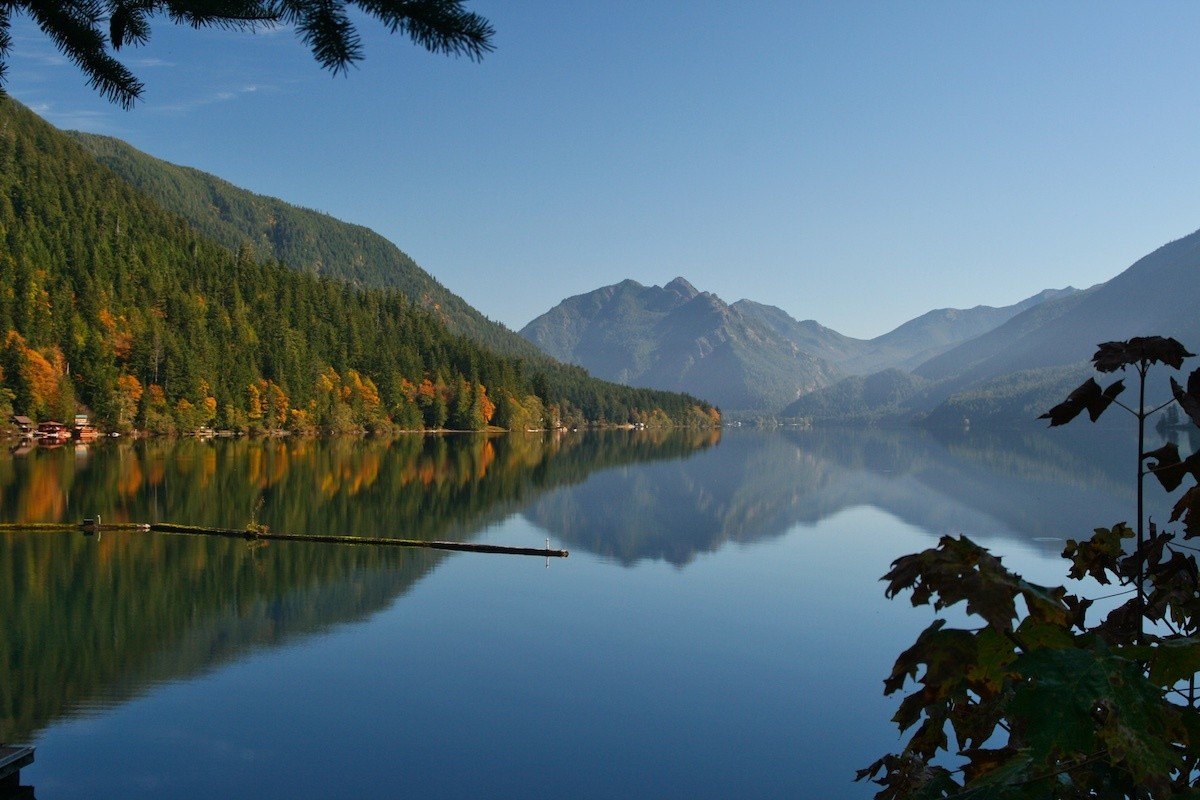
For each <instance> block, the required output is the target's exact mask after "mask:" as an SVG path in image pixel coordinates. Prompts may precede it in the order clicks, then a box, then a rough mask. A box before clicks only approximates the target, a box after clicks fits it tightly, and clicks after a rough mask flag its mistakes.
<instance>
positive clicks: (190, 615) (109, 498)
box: [0, 432, 715, 741]
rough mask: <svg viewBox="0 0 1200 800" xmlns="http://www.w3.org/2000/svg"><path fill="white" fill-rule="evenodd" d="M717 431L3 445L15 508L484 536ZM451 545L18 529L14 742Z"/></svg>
mask: <svg viewBox="0 0 1200 800" xmlns="http://www.w3.org/2000/svg"><path fill="white" fill-rule="evenodd" d="M714 441H715V439H714V438H713V436H712V433H711V432H705V433H681V434H667V433H664V432H613V433H611V434H608V433H605V434H599V435H590V436H586V437H580V436H546V437H542V436H503V437H498V438H489V437H484V436H456V437H406V438H402V439H397V440H395V441H390V442H389V441H352V440H342V441H332V442H317V441H305V440H295V441H279V440H270V441H261V440H260V441H236V442H224V441H223V442H197V441H183V442H158V441H151V442H137V443H120V444H107V445H104V446H99V447H94V448H90V449H88V450H84V451H80V452H79V453H76V452H75V451H74V449H72V448H57V449H44V448H36V449H34V450H32V451H30V452H26V453H23V454H19V455H15V456H10V457H7V458H0V512H2V513H0V519H2V520H3V521H6V522H13V521H16V522H31V521H41V522H59V521H78V520H80V519H82V518H84V517H94V516H96V515H97V514H99V515H101V516H102V517H103V519H104V520H105V521H106V522H124V521H135V522H149V521H158V520H170V521H179V522H189V523H194V524H198V525H206V526H226V527H240V526H244V525H246V524H248V523H254V524H266V525H268V526H270V527H271V528H272V529H274V530H280V531H288V532H309V533H346V534H349V533H354V534H361V535H376V536H387V535H396V536H405V537H409V538H425V539H456V538H457V539H470V538H472V537H474V536H476V535H477V534H478V533H479V531H480V530H482V529H483V528H484V527H486V526H487V525H488V524H489V523H490V522H492V521H494V520H497V519H500V518H502V517H503V516H507V515H510V514H512V513H513V512H515V511H516V510H518V509H519V508H521V507H522V506H523V505H525V504H526V503H528V502H529V501H530V499H531V498H533V497H534V496H536V495H537V494H538V493H539V492H542V491H545V490H546V489H547V488H550V487H553V486H558V485H562V484H564V483H570V482H575V481H580V480H583V479H584V478H586V476H587V475H588V474H589V473H590V472H592V471H594V470H596V469H599V468H602V467H604V466H609V465H619V464H623V463H628V462H630V461H634V460H639V459H640V460H653V459H661V458H677V457H680V456H683V455H686V454H688V453H690V452H693V451H694V450H696V449H697V448H702V447H706V446H708V445H710V444H712V443H713V442H714ZM445 557H446V556H445V554H444V553H438V552H432V551H423V550H398V549H392V548H388V549H386V550H385V549H372V548H351V547H330V546H327V545H316V544H301V543H288V544H280V543H276V544H272V545H268V544H267V543H264V542H256V543H253V544H249V543H246V542H242V541H236V540H219V539H218V540H212V539H195V538H190V537H171V536H162V535H153V534H135V533H107V534H104V535H102V536H99V537H84V536H82V535H75V534H61V533H53V534H48V533H25V534H8V535H5V537H4V538H3V539H0V618H3V619H4V620H5V630H4V634H3V636H0V741H19V740H25V739H28V738H30V737H31V736H32V735H33V733H34V732H36V731H37V730H39V729H40V728H42V727H44V726H45V725H46V724H48V723H49V722H50V721H52V720H54V719H57V718H60V717H62V716H64V715H66V714H69V713H70V712H71V711H72V710H75V709H79V708H93V707H96V706H97V705H104V704H106V703H115V702H120V701H122V700H124V699H126V698H128V697H129V696H131V695H132V694H135V693H137V692H139V691H140V690H142V689H143V688H145V687H147V686H150V685H154V684H156V683H159V682H162V681H166V680H172V679H175V678H178V677H179V676H187V675H193V674H195V673H197V672H200V671H203V670H205V669H209V668H211V667H212V666H214V665H216V664H219V663H222V662H224V661H226V660H227V659H229V658H232V657H235V656H237V655H239V654H241V653H244V652H246V651H248V650H249V649H252V648H255V647H263V646H267V647H270V646H275V645H278V644H280V643H282V642H284V641H286V640H287V639H288V638H290V637H294V636H297V635H304V634H310V633H313V632H315V631H319V630H323V629H325V628H328V627H329V626H331V625H335V624H340V623H344V622H346V621H350V620H354V619H359V618H361V617H363V616H365V615H367V614H369V613H371V612H373V611H376V610H378V609H380V608H382V607H384V606H385V605H387V604H388V603H389V602H391V601H392V600H393V599H394V598H395V597H396V596H398V595H400V594H403V593H404V592H406V591H407V590H408V589H409V588H410V587H411V586H412V585H413V584H415V583H416V582H417V581H419V580H420V579H421V577H422V576H424V575H425V574H427V573H428V572H429V571H430V570H431V569H432V568H433V567H434V566H436V564H438V563H439V561H440V560H441V559H442V558H445Z"/></svg>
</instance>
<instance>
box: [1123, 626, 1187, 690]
mask: <svg viewBox="0 0 1200 800" xmlns="http://www.w3.org/2000/svg"><path fill="white" fill-rule="evenodd" d="M1121 652H1122V653H1128V654H1129V655H1130V656H1131V657H1133V658H1138V659H1142V660H1144V661H1147V662H1149V664H1150V680H1151V681H1152V682H1153V683H1155V684H1157V685H1159V686H1163V687H1170V686H1174V685H1175V684H1176V683H1178V682H1179V681H1182V680H1186V679H1187V678H1190V677H1192V676H1193V675H1195V674H1196V673H1198V672H1200V637H1194V636H1191V637H1185V638H1180V639H1168V640H1165V641H1162V642H1159V643H1158V644H1156V645H1155V646H1153V647H1151V646H1149V645H1145V646H1142V647H1127V648H1124V649H1123V650H1122V651H1121Z"/></svg>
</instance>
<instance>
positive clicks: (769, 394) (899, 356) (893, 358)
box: [521, 278, 1077, 413]
mask: <svg viewBox="0 0 1200 800" xmlns="http://www.w3.org/2000/svg"><path fill="white" fill-rule="evenodd" d="M1076 292H1077V290H1076V289H1073V288H1070V287H1068V288H1066V289H1061V290H1054V289H1047V290H1046V291H1044V292H1040V293H1039V294H1036V295H1034V296H1033V297H1030V298H1027V299H1026V300H1023V301H1021V302H1020V303H1016V304H1014V305H1011V306H1005V307H1002V308H993V307H991V306H976V307H974V308H969V309H957V308H943V309H937V310H934V311H930V312H928V313H927V314H923V315H922V316H920V317H917V318H916V319H913V320H909V321H908V322H906V323H904V324H903V325H901V326H900V327H898V328H896V329H895V330H892V331H889V332H888V333H885V334H883V335H881V336H877V337H875V338H874V339H855V338H853V337H850V336H845V335H843V334H841V333H838V332H837V331H835V330H832V329H830V328H826V327H825V326H823V325H821V324H820V323H818V322H816V321H814V320H803V321H798V320H796V319H793V318H792V317H791V316H790V315H789V314H788V313H787V312H786V311H784V310H783V309H781V308H776V307H775V306H769V305H764V304H762V303H756V302H754V301H752V300H738V301H737V302H736V303H732V304H728V305H726V304H725V302H724V301H723V300H721V299H720V298H719V297H717V296H716V295H714V294H711V293H708V292H699V291H697V290H696V289H695V287H693V286H692V285H691V284H690V283H688V282H687V281H686V280H684V279H683V278H676V279H675V280H673V281H671V282H670V283H669V284H667V285H666V286H665V287H658V286H649V287H647V286H643V285H642V284H640V283H638V282H637V281H632V280H627V281H623V282H621V283H619V284H615V285H613V286H605V287H603V288H601V289H597V290H595V291H593V292H589V293H587V294H582V295H578V296H576V297H571V298H568V299H566V300H564V301H563V302H562V303H559V304H558V305H557V306H555V307H554V308H553V309H551V310H550V311H548V312H547V313H545V314H543V315H542V316H540V317H538V318H537V319H535V320H534V321H533V322H530V323H529V324H528V325H526V326H525V327H524V328H523V329H522V330H521V335H522V336H524V337H526V338H527V339H529V340H530V341H532V342H534V343H535V344H537V345H538V347H540V348H541V349H542V350H543V351H544V352H546V353H549V354H550V355H552V356H554V357H555V358H557V359H559V360H561V361H569V362H572V363H575V364H580V365H582V366H584V367H585V368H587V369H588V371H590V372H592V373H593V374H595V375H599V376H601V377H604V378H607V379H609V380H614V381H619V382H621V383H629V384H632V385H638V386H654V387H658V388H663V389H677V390H682V391H688V392H691V393H693V394H697V395H699V396H701V397H705V398H707V399H710V400H712V401H713V402H715V403H717V404H719V405H720V406H722V407H723V408H725V409H727V410H739V411H746V410H750V411H770V412H774V411H777V410H779V409H780V408H783V407H784V406H786V405H787V404H789V403H792V402H794V401H797V398H798V397H799V398H801V400H800V401H798V402H800V403H801V404H802V405H803V397H804V396H806V395H808V394H809V393H810V392H814V391H818V390H820V389H822V388H823V387H825V386H828V385H830V384H831V383H834V382H836V381H837V380H839V379H841V378H842V377H845V376H846V375H849V376H864V375H869V374H872V373H874V372H879V371H884V370H900V371H909V370H911V369H912V368H913V367H914V366H917V365H918V364H920V363H922V362H923V361H925V360H927V359H929V358H931V357H933V356H935V355H937V354H940V353H943V352H945V351H946V350H949V349H951V348H953V347H954V346H955V345H957V344H959V343H962V342H964V341H967V340H969V339H971V338H972V337H975V336H978V335H980V334H981V333H984V332H986V331H989V330H991V329H992V328H995V327H996V326H997V325H1000V324H1002V323H1004V322H1006V321H1007V320H1009V319H1011V318H1012V317H1014V316H1016V315H1018V314H1020V313H1021V312H1023V311H1025V310H1026V309H1030V308H1034V307H1037V306H1039V305H1041V304H1042V303H1044V302H1046V301H1048V300H1053V299H1055V298H1060V297H1069V296H1071V295H1073V294H1075V293H1076ZM888 380H889V379H886V378H885V379H883V380H881V381H874V382H872V383H871V384H870V385H868V384H864V383H863V382H862V381H852V382H850V383H849V384H847V386H845V387H843V388H842V390H839V392H837V393H835V394H830V395H828V396H827V397H825V398H823V399H820V400H819V401H818V405H821V406H824V405H829V406H830V407H831V408H833V407H837V403H836V402H835V401H834V400H833V397H834V396H835V395H836V396H837V397H841V398H843V399H845V398H850V397H853V398H855V400H854V402H853V403H851V406H850V407H844V406H843V407H842V411H843V412H845V411H847V410H848V408H863V409H865V408H868V407H872V408H873V406H871V403H869V402H868V401H867V399H866V398H865V397H863V396H860V395H859V394H858V393H860V392H861V391H862V390H864V389H866V390H867V391H868V392H870V391H872V390H871V389H870V388H869V386H875V385H876V384H882V383H887V382H888ZM899 383H903V384H905V386H906V389H905V392H904V393H905V395H906V396H909V395H911V393H912V392H913V391H915V386H916V384H923V383H924V382H923V381H920V380H908V379H904V380H901V381H899ZM872 413H874V412H872Z"/></svg>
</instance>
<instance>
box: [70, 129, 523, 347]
mask: <svg viewBox="0 0 1200 800" xmlns="http://www.w3.org/2000/svg"><path fill="white" fill-rule="evenodd" d="M68 134H69V135H70V136H72V137H73V138H74V139H75V140H76V141H77V142H79V143H80V144H81V145H83V147H85V148H86V149H87V150H88V151H90V152H91V153H92V155H94V156H95V157H96V159H97V160H98V161H100V163H102V164H104V165H105V166H107V167H108V168H109V169H111V170H112V171H113V172H115V173H116V174H117V175H119V176H120V177H121V178H123V179H124V180H125V181H127V182H129V183H130V184H131V185H132V186H133V187H134V188H135V189H138V190H139V191H141V192H142V193H144V194H147V195H149V196H150V197H151V198H152V199H154V200H155V201H157V202H158V204H159V205H160V206H162V207H163V208H165V209H167V210H168V211H171V212H174V213H176V214H178V215H180V216H181V217H183V218H184V219H186V220H187V221H188V222H190V223H191V225H192V227H194V228H195V229H196V230H197V231H199V232H200V234H202V235H203V236H205V237H207V238H209V239H212V240H213V241H215V242H218V243H220V244H223V245H224V246H225V247H227V248H229V249H230V250H232V251H234V252H237V250H238V249H239V248H241V247H243V246H247V245H248V246H249V247H250V248H251V249H252V251H253V254H254V257H255V258H256V259H258V260H263V259H273V260H275V261H279V262H281V263H283V264H285V265H287V266H289V267H293V268H295V269H298V270H302V271H306V272H312V273H314V274H316V275H321V276H324V277H327V278H334V279H337V280H343V281H348V282H350V283H352V284H354V285H355V286H359V287H364V288H377V289H399V290H400V291H401V292H403V293H404V294H405V296H407V297H408V299H409V300H411V301H412V302H413V303H414V304H416V305H417V306H419V307H420V308H423V309H425V310H427V311H429V312H430V313H432V314H433V315H434V316H436V317H438V318H439V319H440V320H442V321H443V322H445V323H446V326H447V327H448V328H450V329H451V330H452V331H454V332H456V333H464V334H466V335H468V336H470V337H471V338H473V339H475V340H477V341H479V342H481V343H483V344H485V345H487V346H488V347H490V348H491V349H493V350H498V351H500V352H504V353H509V354H515V355H526V356H532V355H534V354H535V353H537V350H536V348H533V347H530V346H529V344H528V342H526V341H525V340H524V339H522V338H521V337H520V336H518V335H517V334H515V333H513V332H512V331H510V330H508V329H507V328H505V327H504V326H503V325H500V324H499V323H496V322H492V321H491V320H489V319H488V318H487V317H485V316H483V315H482V314H480V313H479V312H478V311H476V310H475V309H474V308H472V307H471V306H470V305H468V304H467V302H466V301H465V300H463V299H462V298H461V297H459V296H458V295H456V294H454V293H453V292H451V291H450V290H449V289H447V288H446V287H445V286H442V285H441V284H440V283H438V281H437V280H436V279H435V278H434V277H433V276H432V275H430V274H429V273H427V272H426V271H425V270H423V269H421V268H420V267H419V266H418V265H417V263H416V262H415V261H413V260H412V259H411V258H409V257H408V255H406V254H405V253H403V252H402V251H401V250H400V249H399V248H398V247H396V246H395V245H394V244H392V243H391V242H389V241H388V240H387V239H385V238H383V237H382V236H380V235H379V234H377V233H375V232H374V231H372V230H370V229H369V228H364V227H362V226H361V225H352V224H350V223H347V222H342V221H341V220H338V219H334V218H333V217H331V216H329V215H328V214H322V213H321V212H318V211H313V210H311V209H307V208H301V207H299V206H295V205H292V204H290V203H286V202H284V201H283V200H279V199H277V198H274V197H267V196H264V195H259V194H254V193H253V192H249V191H246V190H245V189H240V188H238V187H237V186H234V185H233V184H231V183H228V182H227V181H223V180H221V179H220V178H217V177H215V176H213V175H209V174H208V173H205V172H201V171H199V170H196V169H192V168H190V167H181V166H176V165H175V164H169V163H167V162H166V161H161V160H159V159H157V158H154V157H153V156H149V155H147V154H145V153H143V152H141V151H140V150H137V149H135V148H134V147H132V146H130V145H129V144H127V143H125V142H123V141H121V140H120V139H113V138H111V137H108V136H97V135H95V134H90V133H79V132H76V131H70V132H68Z"/></svg>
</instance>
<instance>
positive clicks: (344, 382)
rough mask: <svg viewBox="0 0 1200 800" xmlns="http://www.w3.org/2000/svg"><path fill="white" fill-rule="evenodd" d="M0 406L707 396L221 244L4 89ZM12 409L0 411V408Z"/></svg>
mask: <svg viewBox="0 0 1200 800" xmlns="http://www.w3.org/2000/svg"><path fill="white" fill-rule="evenodd" d="M0 380H2V381H3V383H2V384H0V386H2V387H3V388H4V392H3V393H0V405H2V406H9V405H10V403H11V406H12V407H13V408H15V409H16V410H17V411H18V412H20V413H26V414H28V415H30V416H33V417H37V418H42V419H44V418H46V417H51V416H52V417H58V418H62V417H69V416H70V415H71V414H72V413H73V412H74V411H75V410H76V409H77V408H78V406H79V404H82V405H84V406H86V407H89V408H90V409H91V410H92V411H93V412H94V413H95V414H96V415H97V416H98V417H99V419H100V420H101V421H102V422H104V423H106V424H109V425H114V426H117V427H128V426H130V425H133V424H137V425H139V426H141V427H146V428H150V429H153V430H171V429H176V428H182V429H194V428H197V427H199V426H201V425H205V424H212V423H216V424H218V425H222V426H229V427H235V428H249V429H254V428H265V429H272V428H282V427H293V428H297V429H311V428H316V427H320V428H324V429H333V430H349V429H354V428H386V427H390V426H393V425H396V426H399V427H402V428H407V429H414V428H421V427H427V428H442V427H451V428H464V429H478V428H482V427H483V426H484V425H485V424H487V423H488V422H489V421H490V422H491V423H492V424H498V425H500V426H501V427H511V428H526V427H542V426H544V425H546V424H559V423H564V424H582V423H584V422H585V421H606V422H617V423H624V422H647V423H665V422H667V421H668V420H670V421H674V422H677V423H684V422H689V421H690V422H694V423H697V424H699V423H701V422H707V423H709V424H711V423H712V422H713V420H714V418H715V416H716V414H715V412H714V411H713V409H711V407H710V406H708V405H706V404H704V403H701V402H699V401H696V400H694V399H693V398H688V397H685V396H682V395H678V394H669V393H665V392H653V391H649V390H644V389H630V388H628V387H623V386H616V385H613V384H608V383H604V382H602V381H597V380H595V379H592V378H590V377H589V376H587V375H586V374H585V373H584V372H583V371H582V370H580V369H578V368H575V367H569V366H563V365H557V364H553V363H551V362H549V361H547V360H545V359H544V358H542V357H540V356H539V357H538V359H535V360H527V359H522V358H516V357H512V356H502V355H497V354H496V353H494V352H493V351H490V350H487V349H485V348H483V347H482V346H481V345H479V343H478V342H476V341H474V340H472V339H469V338H467V337H465V336H462V335H458V334H456V333H454V332H452V331H450V330H449V329H448V328H447V327H446V325H445V324H444V323H443V321H442V320H441V319H439V318H438V317H437V316H435V315H434V314H433V313H430V312H429V311H427V310H425V309H423V308H421V307H419V306H416V305H414V303H412V302H411V301H410V300H409V298H408V297H407V295H406V294H405V293H404V292H402V291H401V290H400V289H397V288H382V289H362V288H357V287H354V286H352V285H350V284H348V283H346V282H344V281H340V280H334V279H332V278H330V277H327V276H322V275H316V274H314V273H312V272H306V271H297V270H294V269H290V268H288V267H286V266H284V265H282V264H281V263H279V262H278V261H276V260H258V259H256V258H255V257H254V256H253V254H252V252H251V251H250V250H249V249H246V248H242V249H241V250H239V252H238V253H236V254H235V253H233V252H231V251H230V250H229V249H228V248H226V247H225V246H223V245H222V244H219V243H217V242H215V241H213V240H212V239H210V238H208V237H207V236H205V235H203V234H202V233H200V232H198V231H197V230H196V229H195V228H194V227H193V226H192V225H190V224H189V223H188V222H187V221H186V220H184V219H183V218H182V217H179V216H177V215H175V214H173V213H171V212H168V211H166V210H164V209H163V208H162V207H161V206H159V205H158V204H157V203H156V202H155V201H154V200H153V199H151V198H150V197H149V196H147V195H145V194H143V193H141V192H139V191H137V190H136V189H134V188H133V187H132V186H131V185H130V184H128V183H126V182H125V181H123V180H121V179H119V178H117V177H116V176H115V174H114V173H113V172H112V171H111V170H109V169H108V168H106V167H104V166H102V165H100V164H99V163H98V162H97V161H96V160H95V159H94V158H93V157H92V156H91V154H90V153H88V152H87V151H86V150H84V149H83V148H82V147H81V146H80V145H79V144H78V142H77V141H76V140H75V139H73V138H71V137H69V136H67V135H66V134H64V133H62V132H61V131H58V130H57V129H55V128H53V127H51V126H50V125H48V124H47V123H45V122H44V121H42V120H41V119H39V118H38V117H37V116H36V115H34V114H33V113H32V112H30V111H29V110H27V109H25V108H24V107H23V106H20V105H19V104H18V103H16V102H15V101H13V100H11V99H7V98H5V99H0ZM7 411H8V409H7V408H6V409H0V413H2V414H4V416H5V418H7Z"/></svg>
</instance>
